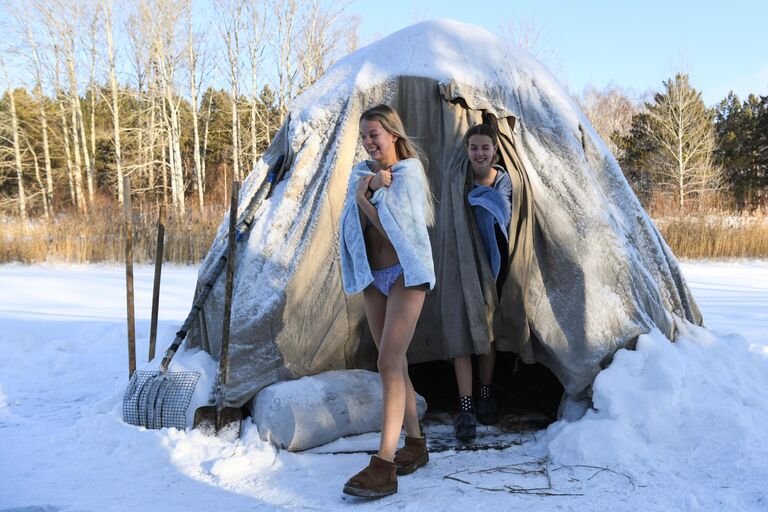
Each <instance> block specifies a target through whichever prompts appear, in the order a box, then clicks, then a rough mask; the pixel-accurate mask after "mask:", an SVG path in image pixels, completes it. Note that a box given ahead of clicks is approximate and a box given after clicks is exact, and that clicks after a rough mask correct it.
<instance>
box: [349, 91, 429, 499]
mask: <svg viewBox="0 0 768 512" xmlns="http://www.w3.org/2000/svg"><path fill="white" fill-rule="evenodd" d="M359 127H360V138H361V140H362V143H363V147H364V148H365V150H366V151H367V153H368V155H369V156H370V157H371V160H367V161H364V162H361V163H360V164H358V165H357V166H356V167H355V168H354V169H353V170H352V175H351V176H350V180H349V187H348V192H347V202H346V204H345V207H344V211H343V212H342V216H341V224H342V225H341V234H340V252H341V263H342V281H343V284H344V291H345V292H346V293H348V294H352V293H357V292H360V291H362V292H363V298H364V303H365V314H366V318H367V320H368V326H369V327H370V330H371V334H372V335H373V340H374V343H375V344H376V348H377V349H378V351H379V357H378V362H377V364H378V369H379V374H380V376H381V383H382V391H383V405H382V426H381V439H380V443H379V451H378V453H377V454H376V455H373V456H372V457H371V460H370V463H369V465H368V466H367V467H366V468H364V469H363V470H362V471H360V472H359V473H357V474H356V475H355V476H353V477H352V478H350V479H349V480H348V481H347V483H346V484H345V485H344V493H346V494H350V495H353V496H362V497H381V496H386V495H388V494H393V493H395V492H397V476H396V475H404V474H408V473H410V472H413V471H415V470H416V469H417V468H419V467H421V466H423V465H424V464H426V463H427V461H428V460H429V455H428V453H427V446H426V439H425V438H424V435H423V434H422V432H421V428H420V426H419V418H418V415H417V412H416V395H415V392H414V390H413V385H412V384H411V380H410V378H409V376H408V362H407V360H406V351H407V349H408V345H409V344H410V342H411V338H412V337H413V333H414V330H415V328H416V321H417V320H418V318H419V315H420V314H421V309H422V306H423V304H424V297H425V294H426V290H427V287H429V288H430V289H431V288H433V287H434V285H435V273H434V266H433V262H432V249H431V246H430V242H429V237H428V235H427V226H431V225H433V224H434V207H433V201H432V196H431V193H430V191H429V185H428V182H427V178H426V174H425V171H424V168H423V166H422V164H421V162H420V161H419V158H418V154H417V150H416V147H415V146H414V145H413V143H412V142H411V141H410V140H409V139H408V137H407V135H406V134H405V129H404V128H403V123H402V121H401V119H400V116H398V114H397V113H396V112H395V111H394V110H393V109H392V108H391V107H389V106H387V105H378V106H376V107H373V108H371V109H369V110H366V111H365V112H363V114H362V116H361V117H360V125H359ZM403 424H405V430H406V438H405V446H404V447H403V448H402V449H401V450H399V451H398V452H397V453H395V449H396V448H397V442H398V439H399V437H400V431H401V429H402V427H403Z"/></svg>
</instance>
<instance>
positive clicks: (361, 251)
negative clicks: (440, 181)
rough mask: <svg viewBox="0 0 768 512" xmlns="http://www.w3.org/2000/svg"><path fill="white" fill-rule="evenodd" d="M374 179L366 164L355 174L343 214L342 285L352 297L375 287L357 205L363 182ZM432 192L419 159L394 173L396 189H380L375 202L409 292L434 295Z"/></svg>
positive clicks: (402, 162) (408, 161) (400, 164)
mask: <svg viewBox="0 0 768 512" xmlns="http://www.w3.org/2000/svg"><path fill="white" fill-rule="evenodd" d="M372 175H373V172H371V170H370V168H369V166H368V163H367V162H361V163H360V164H358V165H357V166H356V167H355V168H354V169H352V174H351V175H350V177H349V185H348V188H347V199H346V202H345V203H344V209H343V210H342V212H341V223H340V224H341V233H340V237H339V238H340V240H339V246H340V247H339V251H340V252H341V280H342V284H343V285H344V291H345V292H346V293H347V294H353V293H358V292H361V291H363V290H364V289H365V288H366V287H367V286H368V285H370V284H371V283H372V282H373V274H371V267H370V265H369V264H368V254H367V252H366V249H365V238H364V236H363V228H362V227H361V226H360V215H359V213H358V206H357V202H356V201H355V189H356V187H357V183H358V181H359V180H360V179H361V178H364V177H366V176H372ZM428 186H429V184H428V183H426V180H425V179H424V173H423V171H422V167H421V162H419V160H418V159H416V158H408V159H406V160H400V161H399V162H397V163H396V164H395V165H394V166H393V167H392V184H391V185H390V186H389V187H382V188H380V189H378V190H377V191H376V192H375V193H374V194H373V197H372V198H371V204H373V205H374V206H375V207H376V210H378V212H379V219H380V220H381V225H382V226H383V227H384V231H386V233H387V236H388V237H389V240H390V241H391V242H392V246H393V247H394V248H395V251H397V257H398V259H399V260H400V265H402V267H403V274H404V279H405V286H416V285H419V284H424V283H428V284H429V288H430V289H432V288H434V287H435V268H434V263H433V261H432V246H431V245H430V243H429V234H428V233H427V220H426V209H425V206H426V204H427V194H426V190H427V188H426V187H428Z"/></svg>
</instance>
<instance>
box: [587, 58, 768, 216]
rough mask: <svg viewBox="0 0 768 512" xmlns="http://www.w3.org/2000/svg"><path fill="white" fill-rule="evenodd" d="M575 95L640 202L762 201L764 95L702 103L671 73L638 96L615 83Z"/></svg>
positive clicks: (766, 179) (767, 169)
mask: <svg viewBox="0 0 768 512" xmlns="http://www.w3.org/2000/svg"><path fill="white" fill-rule="evenodd" d="M578 101H579V103H580V105H581V107H582V109H583V110H584V112H585V113H586V115H587V117H588V118H589V119H590V122H591V123H592V125H593V126H594V127H595V129H596V130H597V131H598V133H599V134H600V136H601V137H602V139H603V140H604V141H605V142H606V144H607V145H608V146H609V148H610V149H611V151H612V152H613V154H614V155H615V156H616V158H617V160H618V161H619V163H620V165H621V167H622V170H623V171H624V174H625V176H626V177H627V179H628V180H629V183H630V184H631V185H632V188H633V189H634V190H635V193H636V194H637V195H638V197H639V198H640V199H641V201H643V202H644V203H645V204H646V206H647V205H648V204H649V202H650V201H651V200H652V198H653V197H654V196H656V195H662V196H666V197H668V198H670V199H672V200H673V201H674V204H675V205H676V207H677V208H679V209H681V210H682V209H685V208H686V207H689V206H691V205H692V204H696V203H697V202H698V201H700V200H701V199H702V198H705V197H710V198H712V197H714V198H716V199H717V200H719V201H721V203H722V200H723V199H724V198H725V199H726V200H727V202H730V203H731V204H730V205H726V206H730V207H732V208H733V209H737V210H751V209H755V208H761V207H765V206H768V96H758V95H755V94H750V95H749V96H748V97H747V99H745V100H741V99H739V97H738V96H737V95H736V94H734V93H733V92H731V93H729V94H728V96H727V97H726V98H724V99H723V100H722V101H720V103H718V104H717V105H715V106H713V107H707V106H706V105H705V104H704V101H703V100H702V97H701V92H699V91H698V90H696V88H694V87H693V85H692V84H691V81H690V77H689V76H688V75H686V74H683V73H678V74H676V75H675V76H674V77H672V78H670V79H668V80H665V81H664V82H663V84H662V88H661V90H660V91H658V92H655V93H653V94H652V95H651V96H650V98H648V99H647V100H645V101H638V100H636V99H634V98H633V97H632V95H631V94H628V93H626V92H625V91H622V90H621V89H619V88H617V87H609V88H607V89H605V90H602V91H601V90H596V89H593V88H588V89H586V90H585V91H584V92H583V93H582V94H581V95H580V96H579V97H578ZM721 206H722V204H721Z"/></svg>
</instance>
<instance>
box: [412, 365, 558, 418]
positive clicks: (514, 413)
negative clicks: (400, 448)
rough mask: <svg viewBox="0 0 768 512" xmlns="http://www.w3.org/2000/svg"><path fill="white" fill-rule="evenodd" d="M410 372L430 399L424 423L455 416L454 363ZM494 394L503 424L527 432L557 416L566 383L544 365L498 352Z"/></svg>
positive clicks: (414, 383) (415, 369) (455, 388)
mask: <svg viewBox="0 0 768 512" xmlns="http://www.w3.org/2000/svg"><path fill="white" fill-rule="evenodd" d="M473 359H474V361H473V366H474V371H473V373H474V374H475V375H477V361H476V358H473ZM515 367H516V370H515V371H513V368H515ZM409 374H410V377H411V381H412V382H413V387H414V388H415V390H416V392H417V393H419V394H420V395H422V396H423V397H424V398H426V400H427V404H428V409H427V413H426V416H425V418H424V421H425V423H429V422H434V421H441V422H445V421H447V420H448V419H449V418H452V417H453V415H454V414H455V413H456V411H457V410H458V401H459V400H458V399H459V394H458V388H457V386H456V377H455V374H454V371H453V365H452V364H451V363H450V362H448V361H430V362H426V363H418V364H412V365H410V368H409ZM492 393H493V397H494V399H495V400H496V402H497V403H498V404H499V408H500V410H501V416H502V420H501V421H500V425H502V426H504V427H509V428H510V429H513V430H514V429H519V430H520V431H521V432H527V431H530V430H539V429H541V428H545V427H546V426H547V425H549V424H550V423H552V422H554V421H555V420H556V419H557V409H558V406H559V405H560V400H561V399H562V396H563V386H562V385H561V384H560V382H559V381H558V380H557V377H555V376H554V374H553V373H552V372H551V371H550V370H549V369H548V368H547V367H545V366H544V365H541V364H538V363H536V364H523V363H519V364H517V358H516V355H515V354H512V353H509V352H497V353H496V371H495V373H494V379H493V391H492Z"/></svg>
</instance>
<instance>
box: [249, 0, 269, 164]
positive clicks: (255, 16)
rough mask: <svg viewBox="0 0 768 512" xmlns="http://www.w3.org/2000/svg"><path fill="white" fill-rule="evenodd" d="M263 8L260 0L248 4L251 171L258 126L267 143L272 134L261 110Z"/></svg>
mask: <svg viewBox="0 0 768 512" xmlns="http://www.w3.org/2000/svg"><path fill="white" fill-rule="evenodd" d="M260 6H262V2H260V1H258V0H250V1H249V2H248V4H247V9H248V14H249V16H248V17H249V19H250V26H249V30H248V31H247V34H248V36H247V39H248V55H249V57H250V64H251V98H250V107H251V117H250V128H251V165H250V169H253V166H254V165H255V164H256V161H257V160H258V159H259V156H260V155H259V149H258V148H259V132H260V130H259V129H258V126H259V125H261V127H262V130H261V132H262V133H264V132H265V135H266V138H267V141H268V140H269V137H270V133H271V128H272V127H271V126H270V125H269V119H268V115H266V114H267V113H266V112H264V109H260V108H259V71H260V68H261V63H262V59H263V56H264V50H265V43H266V40H267V37H268V35H267V23H266V20H267V17H266V13H265V12H263V10H261V11H260V10H259V7H260Z"/></svg>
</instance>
